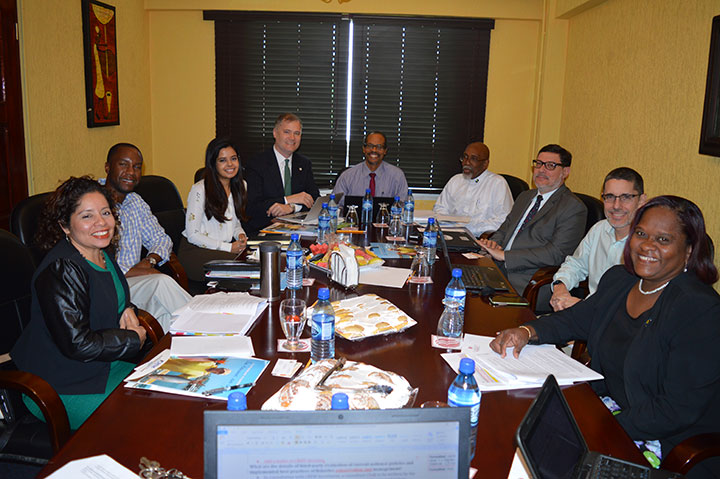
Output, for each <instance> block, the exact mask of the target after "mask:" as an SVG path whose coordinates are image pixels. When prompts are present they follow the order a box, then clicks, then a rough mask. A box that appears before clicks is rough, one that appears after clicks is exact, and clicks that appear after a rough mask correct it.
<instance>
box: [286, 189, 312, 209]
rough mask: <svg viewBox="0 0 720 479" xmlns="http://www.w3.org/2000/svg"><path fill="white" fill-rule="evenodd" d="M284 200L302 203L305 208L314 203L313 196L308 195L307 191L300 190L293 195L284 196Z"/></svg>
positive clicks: (310, 206)
mask: <svg viewBox="0 0 720 479" xmlns="http://www.w3.org/2000/svg"><path fill="white" fill-rule="evenodd" d="M285 201H287V202H288V203H292V204H298V205H303V206H305V207H306V208H312V205H313V203H315V200H314V199H313V197H312V196H310V195H309V194H308V193H305V192H304V191H301V192H300V193H295V194H294V195H290V196H286V197H285Z"/></svg>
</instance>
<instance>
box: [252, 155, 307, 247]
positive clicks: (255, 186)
mask: <svg viewBox="0 0 720 479" xmlns="http://www.w3.org/2000/svg"><path fill="white" fill-rule="evenodd" d="M245 173H246V176H245V178H246V181H247V190H248V207H247V213H248V216H250V220H249V221H248V222H247V226H248V230H249V232H248V234H250V235H252V234H255V233H257V231H258V230H260V229H262V228H264V227H266V226H267V225H269V224H270V222H271V221H272V217H270V216H268V215H267V214H266V211H267V210H268V208H270V207H271V206H272V205H273V203H280V204H282V203H284V202H285V186H284V185H283V182H282V175H281V174H280V169H279V168H278V164H277V158H276V157H275V152H274V151H273V149H272V148H270V149H268V150H265V151H263V152H262V153H260V154H259V155H256V156H254V157H252V158H251V159H250V161H248V163H247V165H246V171H245ZM302 191H304V192H306V193H308V194H309V195H310V196H312V197H313V199H317V197H318V196H320V191H319V190H318V187H317V186H316V185H315V178H314V177H313V171H312V163H311V162H310V160H309V159H308V158H307V157H305V156H303V155H301V154H299V153H297V152H296V153H293V156H292V193H293V194H295V193H300V192H302ZM303 209H305V210H307V208H305V207H303Z"/></svg>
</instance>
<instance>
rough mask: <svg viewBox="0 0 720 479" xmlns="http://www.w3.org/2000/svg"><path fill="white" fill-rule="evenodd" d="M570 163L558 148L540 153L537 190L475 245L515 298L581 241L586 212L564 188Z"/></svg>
mask: <svg viewBox="0 0 720 479" xmlns="http://www.w3.org/2000/svg"><path fill="white" fill-rule="evenodd" d="M571 163H572V155H571V154H570V152H569V151H567V150H566V149H565V148H563V147H562V146H560V145H554V144H550V145H546V146H544V147H542V148H541V149H540V151H539V152H538V154H537V158H536V159H535V160H533V161H532V166H533V182H534V183H535V186H536V189H532V190H529V191H524V192H522V193H521V194H520V196H518V198H517V200H516V201H515V204H514V205H513V208H512V210H511V211H510V214H509V215H508V216H507V218H505V221H504V222H503V224H502V225H500V228H499V229H498V230H497V231H496V232H495V233H494V234H493V235H492V236H490V238H489V239H481V240H478V242H479V243H480V246H482V247H483V248H484V249H485V250H486V251H487V252H488V253H489V254H490V256H492V258H493V259H494V260H495V262H496V263H498V266H499V267H500V268H501V269H502V270H503V272H504V273H505V275H506V276H507V278H508V280H509V281H510V284H512V286H513V288H515V290H516V291H517V292H518V294H522V293H523V291H524V290H525V286H527V284H528V283H529V282H530V278H532V275H533V274H534V273H535V271H536V270H537V269H538V268H542V267H544V266H553V265H558V264H560V263H561V262H562V261H563V259H564V258H565V256H567V255H569V254H571V252H572V251H574V250H575V248H576V247H577V245H578V243H580V240H581V239H582V237H583V234H584V232H585V222H586V220H587V208H586V207H585V205H584V204H583V202H582V201H581V200H580V199H579V198H578V197H576V196H575V195H574V194H573V193H572V191H570V189H569V188H568V187H567V186H565V179H566V178H567V177H568V175H570V164H571Z"/></svg>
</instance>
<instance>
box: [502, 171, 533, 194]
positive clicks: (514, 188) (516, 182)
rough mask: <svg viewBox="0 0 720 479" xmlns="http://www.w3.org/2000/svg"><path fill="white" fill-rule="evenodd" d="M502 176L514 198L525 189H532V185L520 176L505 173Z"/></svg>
mask: <svg viewBox="0 0 720 479" xmlns="http://www.w3.org/2000/svg"><path fill="white" fill-rule="evenodd" d="M501 176H502V177H503V178H505V181H507V184H508V186H509V187H510V193H511V194H512V197H513V200H516V199H517V197H518V196H520V193H522V192H523V191H527V190H529V189H530V186H529V185H528V184H527V182H526V181H525V180H521V179H520V178H518V177H516V176H512V175H504V174H503V175H501Z"/></svg>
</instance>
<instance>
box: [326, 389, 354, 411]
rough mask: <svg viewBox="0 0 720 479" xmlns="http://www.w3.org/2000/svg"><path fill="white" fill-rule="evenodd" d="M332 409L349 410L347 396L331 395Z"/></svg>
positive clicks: (342, 394)
mask: <svg viewBox="0 0 720 479" xmlns="http://www.w3.org/2000/svg"><path fill="white" fill-rule="evenodd" d="M330 407H331V408H332V409H350V408H349V407H348V396H347V394H345V393H335V394H333V395H332V403H331V406H330Z"/></svg>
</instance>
